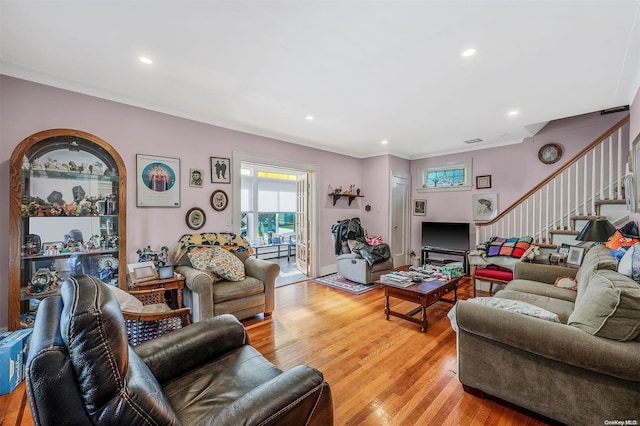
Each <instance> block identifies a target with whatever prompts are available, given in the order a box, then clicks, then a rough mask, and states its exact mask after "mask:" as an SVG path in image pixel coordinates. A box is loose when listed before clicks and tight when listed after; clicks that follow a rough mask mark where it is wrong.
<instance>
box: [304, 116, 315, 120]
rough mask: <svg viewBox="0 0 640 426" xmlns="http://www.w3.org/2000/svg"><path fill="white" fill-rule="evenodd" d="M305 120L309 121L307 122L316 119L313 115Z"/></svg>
mask: <svg viewBox="0 0 640 426" xmlns="http://www.w3.org/2000/svg"><path fill="white" fill-rule="evenodd" d="M305 118H306V119H307V121H313V119H314V118H315V117H314V116H313V115H307V116H306V117H305Z"/></svg>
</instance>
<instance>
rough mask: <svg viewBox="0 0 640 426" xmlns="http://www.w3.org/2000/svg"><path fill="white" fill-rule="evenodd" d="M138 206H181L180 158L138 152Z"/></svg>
mask: <svg viewBox="0 0 640 426" xmlns="http://www.w3.org/2000/svg"><path fill="white" fill-rule="evenodd" d="M136 166H137V168H136V197H137V206H138V207H180V159H179V158H169V157H158V156H155V155H144V154H136Z"/></svg>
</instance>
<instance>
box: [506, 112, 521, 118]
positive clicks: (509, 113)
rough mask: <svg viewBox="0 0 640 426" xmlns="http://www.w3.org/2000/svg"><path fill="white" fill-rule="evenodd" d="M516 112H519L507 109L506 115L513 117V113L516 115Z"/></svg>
mask: <svg viewBox="0 0 640 426" xmlns="http://www.w3.org/2000/svg"><path fill="white" fill-rule="evenodd" d="M518 114H520V113H519V112H518V111H509V112H508V113H507V115H510V116H512V117H513V116H514V115H518Z"/></svg>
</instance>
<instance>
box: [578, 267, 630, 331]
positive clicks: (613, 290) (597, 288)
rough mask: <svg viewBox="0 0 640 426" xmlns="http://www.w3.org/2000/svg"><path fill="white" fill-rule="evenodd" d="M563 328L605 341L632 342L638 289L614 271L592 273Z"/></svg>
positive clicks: (628, 279) (627, 278)
mask: <svg viewBox="0 0 640 426" xmlns="http://www.w3.org/2000/svg"><path fill="white" fill-rule="evenodd" d="M567 324H568V325H570V326H572V327H576V328H579V329H581V330H583V331H586V332H587V333H589V334H592V335H594V336H598V337H604V338H607V339H612V340H619V341H627V340H633V339H635V338H636V337H638V335H639V334H640V286H638V283H636V282H635V281H633V280H632V279H631V278H629V277H626V276H624V275H622V274H619V273H618V272H615V271H608V270H599V271H596V272H594V273H592V274H591V276H590V277H589V284H588V285H587V287H586V288H585V289H584V292H583V294H582V297H580V298H579V299H576V304H575V309H574V310H573V312H572V313H571V315H569V319H568V321H567Z"/></svg>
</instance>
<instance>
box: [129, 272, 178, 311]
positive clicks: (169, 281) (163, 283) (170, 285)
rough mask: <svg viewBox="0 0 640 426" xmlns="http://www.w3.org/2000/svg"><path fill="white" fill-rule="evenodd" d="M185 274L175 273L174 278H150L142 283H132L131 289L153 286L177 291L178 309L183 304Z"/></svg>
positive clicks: (147, 288)
mask: <svg viewBox="0 0 640 426" xmlns="http://www.w3.org/2000/svg"><path fill="white" fill-rule="evenodd" d="M184 280H185V278H184V275H175V276H174V277H173V278H166V279H164V280H150V281H143V282H140V283H130V284H129V290H150V289H153V288H160V287H163V288H164V289H165V290H175V291H176V302H177V303H178V309H180V308H183V307H184V306H182V291H183V290H184Z"/></svg>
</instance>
